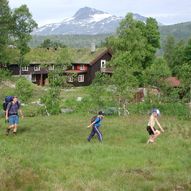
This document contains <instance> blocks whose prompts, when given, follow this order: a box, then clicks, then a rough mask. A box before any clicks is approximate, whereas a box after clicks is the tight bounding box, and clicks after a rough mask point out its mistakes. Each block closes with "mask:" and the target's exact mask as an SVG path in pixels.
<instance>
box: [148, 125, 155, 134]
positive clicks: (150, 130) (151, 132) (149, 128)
mask: <svg viewBox="0 0 191 191" xmlns="http://www.w3.org/2000/svg"><path fill="white" fill-rule="evenodd" d="M153 129H154V130H156V129H155V128H154V127H153ZM147 131H148V133H149V135H154V132H153V131H152V129H151V127H150V126H147Z"/></svg>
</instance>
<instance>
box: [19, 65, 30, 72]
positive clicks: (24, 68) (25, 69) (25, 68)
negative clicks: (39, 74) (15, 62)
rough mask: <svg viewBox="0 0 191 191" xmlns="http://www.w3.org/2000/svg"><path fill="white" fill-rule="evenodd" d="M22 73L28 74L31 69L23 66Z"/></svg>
mask: <svg viewBox="0 0 191 191" xmlns="http://www.w3.org/2000/svg"><path fill="white" fill-rule="evenodd" d="M21 70H22V72H28V71H29V67H28V66H23V67H21Z"/></svg>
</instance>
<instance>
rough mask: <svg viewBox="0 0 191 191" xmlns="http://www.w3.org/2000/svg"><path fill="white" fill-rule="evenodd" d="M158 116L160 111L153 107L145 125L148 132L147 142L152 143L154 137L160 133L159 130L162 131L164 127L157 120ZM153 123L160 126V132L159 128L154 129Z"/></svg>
mask: <svg viewBox="0 0 191 191" xmlns="http://www.w3.org/2000/svg"><path fill="white" fill-rule="evenodd" d="M159 116H160V111H159V110H158V109H153V110H152V112H151V115H150V118H149V122H148V125H147V131H148V133H149V139H148V141H147V143H154V142H155V140H156V138H157V137H158V136H159V135H160V134H161V132H164V129H163V128H162V126H161V125H160V123H159V121H158V117H159ZM155 124H157V126H158V127H159V128H160V130H161V132H160V130H157V129H155Z"/></svg>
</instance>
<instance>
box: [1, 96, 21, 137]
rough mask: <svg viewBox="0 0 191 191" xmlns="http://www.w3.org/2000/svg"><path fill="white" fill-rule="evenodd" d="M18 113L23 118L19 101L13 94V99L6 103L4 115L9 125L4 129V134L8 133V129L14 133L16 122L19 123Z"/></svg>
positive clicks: (16, 126)
mask: <svg viewBox="0 0 191 191" xmlns="http://www.w3.org/2000/svg"><path fill="white" fill-rule="evenodd" d="M19 113H20V115H21V117H22V118H23V113H22V110H21V106H20V103H19V101H18V99H17V97H16V96H13V100H12V101H11V102H10V103H9V104H8V105H7V109H6V113H5V117H6V121H8V122H9V126H8V127H7V130H6V135H9V132H10V130H11V129H12V130H13V134H14V135H16V132H17V128H18V124H19Z"/></svg>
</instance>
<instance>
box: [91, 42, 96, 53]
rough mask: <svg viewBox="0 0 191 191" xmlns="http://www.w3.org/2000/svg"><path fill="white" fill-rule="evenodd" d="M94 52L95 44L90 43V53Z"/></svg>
mask: <svg viewBox="0 0 191 191" xmlns="http://www.w3.org/2000/svg"><path fill="white" fill-rule="evenodd" d="M95 51H96V45H95V42H92V43H91V53H94V52H95Z"/></svg>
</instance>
